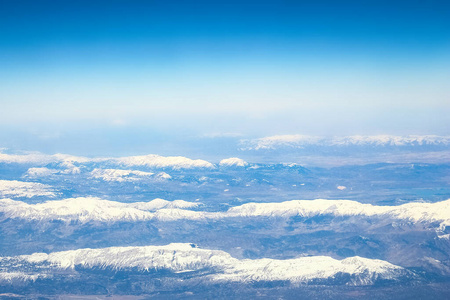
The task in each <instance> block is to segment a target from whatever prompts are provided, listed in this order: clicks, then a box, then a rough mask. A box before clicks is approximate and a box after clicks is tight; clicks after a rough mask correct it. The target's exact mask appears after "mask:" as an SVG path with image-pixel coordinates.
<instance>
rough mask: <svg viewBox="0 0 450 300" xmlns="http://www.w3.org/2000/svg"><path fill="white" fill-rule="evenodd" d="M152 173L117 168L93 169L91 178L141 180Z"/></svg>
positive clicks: (121, 180)
mask: <svg viewBox="0 0 450 300" xmlns="http://www.w3.org/2000/svg"><path fill="white" fill-rule="evenodd" d="M152 175H154V173H150V172H142V171H134V170H119V169H94V170H93V171H92V172H91V176H92V177H93V178H100V179H102V180H104V181H117V182H125V181H142V180H145V179H149V178H150V177H151V176H152Z"/></svg>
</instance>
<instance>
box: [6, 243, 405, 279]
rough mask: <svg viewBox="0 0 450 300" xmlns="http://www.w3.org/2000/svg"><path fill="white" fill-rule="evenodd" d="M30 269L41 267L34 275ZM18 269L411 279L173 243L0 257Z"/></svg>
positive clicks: (374, 265) (381, 268)
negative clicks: (242, 256)
mask: <svg viewBox="0 0 450 300" xmlns="http://www.w3.org/2000/svg"><path fill="white" fill-rule="evenodd" d="M30 264H31V265H34V266H37V268H36V271H31V272H30V270H31V269H32V268H30ZM11 266H14V269H15V271H18V270H21V266H23V268H22V269H23V270H22V272H23V274H24V275H25V276H27V275H28V276H38V275H39V274H41V273H43V272H45V271H47V272H48V271H51V270H52V269H54V270H56V269H74V268H75V267H76V266H78V267H83V268H87V269H89V268H100V269H113V270H124V271H126V270H131V269H133V270H139V271H149V270H169V271H172V272H189V271H197V270H202V269H211V270H213V273H212V274H211V275H200V276H203V277H204V279H205V280H207V281H210V280H212V281H239V282H253V281H278V280H284V281H291V282H304V283H308V282H310V281H312V280H317V279H333V278H334V277H335V276H336V275H339V274H348V275H350V277H349V279H347V284H352V285H371V284H374V283H375V282H376V280H378V279H383V280H398V279H400V278H402V277H404V276H407V275H412V273H411V272H409V271H407V270H405V269H403V268H402V267H399V266H396V265H393V264H390V263H388V262H385V261H382V260H375V259H367V258H361V257H351V258H347V259H343V260H336V259H333V258H331V257H326V256H315V257H299V258H295V259H289V260H277V259H268V258H265V259H257V260H249V259H245V260H239V259H236V258H233V257H231V255H230V254H228V253H227V252H224V251H220V250H208V249H200V248H197V247H196V246H195V245H192V244H187V243H186V244H182V243H175V244H169V245H165V246H144V247H110V248H101V249H79V250H70V251H62V252H53V253H50V254H45V253H34V254H31V255H23V256H16V257H5V258H0V268H5V267H11Z"/></svg>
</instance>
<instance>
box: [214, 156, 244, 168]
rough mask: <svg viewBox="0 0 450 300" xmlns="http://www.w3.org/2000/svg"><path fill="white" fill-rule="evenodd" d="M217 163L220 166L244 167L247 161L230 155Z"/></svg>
mask: <svg viewBox="0 0 450 300" xmlns="http://www.w3.org/2000/svg"><path fill="white" fill-rule="evenodd" d="M219 165H220V166H221V167H246V166H247V165H248V163H247V162H246V161H245V160H243V159H240V158H237V157H230V158H226V159H222V160H221V161H220V162H219Z"/></svg>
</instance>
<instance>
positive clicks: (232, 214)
mask: <svg viewBox="0 0 450 300" xmlns="http://www.w3.org/2000/svg"><path fill="white" fill-rule="evenodd" d="M198 206H199V203H193V202H186V201H182V200H175V201H166V200H162V199H155V200H152V201H149V202H135V203H122V202H116V201H109V200H102V199H99V198H71V199H65V200H58V201H56V200H55V201H47V202H45V203H40V204H26V203H24V202H21V201H13V200H10V199H2V200H0V213H3V214H4V215H5V216H6V217H10V218H21V219H31V220H53V219H56V220H64V221H81V222H88V221H138V220H150V219H153V218H155V219H158V220H161V221H175V220H182V219H185V220H208V219H210V220H213V219H224V218H248V217H282V218H289V217H293V216H301V217H307V218H309V217H314V216H319V215H331V216H336V217H350V216H359V217H365V218H370V217H380V218H385V219H390V220H405V221H410V222H414V223H418V222H424V223H435V222H437V223H440V226H448V225H449V224H450V200H446V201H441V202H436V203H407V204H403V205H399V206H376V205H371V204H362V203H359V202H356V201H350V200H323V199H318V200H292V201H286V202H280V203H247V204H243V205H241V206H235V207H232V208H230V209H229V210H228V211H225V212H206V211H192V210H189V208H194V207H198ZM150 211H152V212H150Z"/></svg>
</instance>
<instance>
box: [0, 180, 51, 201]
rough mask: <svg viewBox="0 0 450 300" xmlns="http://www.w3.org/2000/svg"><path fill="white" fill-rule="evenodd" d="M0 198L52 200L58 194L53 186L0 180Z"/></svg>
mask: <svg viewBox="0 0 450 300" xmlns="http://www.w3.org/2000/svg"><path fill="white" fill-rule="evenodd" d="M0 196H3V197H25V198H32V197H35V196H45V197H49V198H52V197H56V193H55V192H54V191H53V188H52V187H51V186H49V185H46V184H42V183H35V182H24V181H17V180H0Z"/></svg>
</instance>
